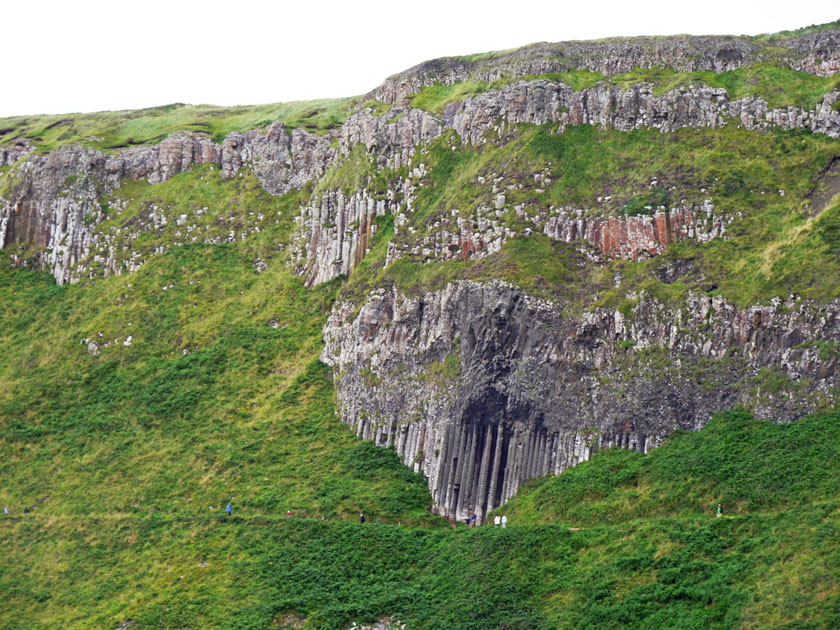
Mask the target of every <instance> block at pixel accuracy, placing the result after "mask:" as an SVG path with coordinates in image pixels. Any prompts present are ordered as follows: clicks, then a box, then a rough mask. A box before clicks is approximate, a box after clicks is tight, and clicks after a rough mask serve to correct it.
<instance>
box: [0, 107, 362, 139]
mask: <svg viewBox="0 0 840 630" xmlns="http://www.w3.org/2000/svg"><path fill="white" fill-rule="evenodd" d="M351 101H352V99H350V98H337V99H324V100H315V101H298V102H292V103H275V104H271V105H249V106H241V107H240V106H237V107H216V106H214V105H184V104H181V103H178V104H173V105H164V106H161V107H152V108H149V109H138V110H130V111H115V112H96V113H92V114H67V115H45V116H16V117H13V118H0V143H2V144H9V143H11V142H14V141H15V140H18V139H26V140H29V141H32V142H34V143H35V146H36V149H37V150H38V151H43V152H47V151H52V150H55V149H57V148H58V147H60V146H62V145H64V144H84V145H85V146H91V147H94V148H97V149H103V150H109V149H111V150H113V149H121V148H126V147H129V146H133V145H141V144H154V143H157V142H160V141H161V140H163V139H164V138H166V137H167V136H169V135H171V134H173V133H176V132H178V131H197V132H202V133H207V134H209V135H210V136H211V137H212V138H213V140H215V141H217V142H219V141H221V140H222V139H223V138H224V137H225V136H226V135H227V134H229V133H230V132H232V131H247V130H249V129H258V128H261V127H266V126H268V125H269V124H271V123H273V122H275V121H278V120H279V121H282V122H284V123H285V124H286V125H288V126H289V127H292V128H296V127H301V128H303V129H306V130H307V131H311V132H314V133H325V132H327V131H329V130H331V129H335V128H337V127H338V126H339V125H340V124H341V123H342V122H343V121H344V119H345V118H346V116H347V114H348V105H349V104H350V102H351Z"/></svg>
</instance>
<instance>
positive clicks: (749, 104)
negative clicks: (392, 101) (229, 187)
mask: <svg viewBox="0 0 840 630" xmlns="http://www.w3.org/2000/svg"><path fill="white" fill-rule="evenodd" d="M838 100H840V93H837V92H832V93H829V94H826V95H825V96H824V97H823V99H822V100H821V102H820V103H819V104H818V105H817V107H816V108H815V109H814V110H803V109H801V108H794V107H789V108H782V109H769V108H768V107H767V103H766V102H765V101H764V100H762V99H756V98H744V99H739V100H736V101H730V100H729V96H728V93H727V92H726V90H724V89H720V88H708V87H690V88H687V89H685V90H672V91H670V92H667V93H665V94H664V95H662V96H658V97H657V96H654V94H653V89H652V87H651V86H648V85H635V86H632V87H631V88H629V89H619V88H617V87H615V86H608V85H606V84H599V85H597V86H596V87H594V88H588V89H584V90H580V91H577V92H575V91H573V90H572V89H571V88H570V87H568V86H566V85H563V84H560V83H554V82H551V81H546V80H538V81H520V82H517V83H514V84H510V85H507V86H505V87H503V88H502V89H500V90H493V91H490V92H487V93H484V94H479V95H478V96H476V97H473V98H469V99H466V100H464V101H461V102H459V103H453V104H451V105H448V106H447V107H446V109H445V111H444V113H443V116H442V118H441V119H440V120H438V119H437V118H435V117H434V116H432V115H431V114H429V113H427V112H421V111H419V110H415V109H410V108H407V107H397V108H394V109H393V110H391V111H390V112H388V113H386V114H384V115H381V116H379V115H376V114H374V113H373V111H372V110H364V111H362V112H358V113H356V114H354V115H353V116H352V117H351V118H350V119H348V121H347V122H346V123H345V125H344V127H343V128H342V132H341V150H342V153H344V154H347V153H348V152H349V151H350V149H351V148H352V147H353V146H355V145H356V144H358V143H362V144H364V145H365V146H366V147H367V149H368V150H369V151H370V152H371V153H372V154H373V155H374V156H376V157H377V163H378V164H379V165H380V167H384V166H390V167H392V168H398V167H399V166H400V165H401V164H406V163H407V162H408V161H409V160H410V158H411V156H412V155H413V153H414V151H415V149H416V148H417V147H418V146H421V147H422V145H423V143H426V142H429V141H431V140H433V139H434V138H436V137H438V136H440V135H441V133H442V132H443V131H444V130H446V129H452V130H454V131H455V132H456V133H458V135H459V136H460V137H461V139H462V140H463V141H466V142H469V143H472V144H478V143H481V142H483V141H485V138H486V134H487V132H488V131H490V130H499V129H500V125H512V124H516V123H532V124H536V125H541V124H546V123H556V124H558V125H559V130H558V131H562V129H564V128H565V127H567V126H569V125H583V124H586V125H599V126H603V127H612V128H615V129H617V130H619V131H632V130H633V129H641V128H653V129H658V130H660V131H661V132H663V133H667V132H673V131H675V130H677V129H679V128H681V127H710V128H717V127H722V126H724V125H725V124H728V123H730V122H731V121H733V120H735V121H737V124H740V125H741V126H743V127H745V128H747V129H753V130H755V129H767V128H771V127H776V128H781V129H796V128H809V129H811V130H812V131H813V132H815V133H821V134H825V135H828V136H830V137H840V111H838V110H837V108H836V107H835V102H837V101H838ZM705 210H706V212H705V213H704V216H702V217H698V216H696V214H695V211H694V210H692V209H686V208H671V209H668V210H667V211H665V212H663V213H659V214H657V216H656V217H654V218H649V217H637V218H628V219H624V218H617V217H612V218H596V219H591V220H588V219H582V218H580V217H567V216H564V215H563V214H562V213H561V215H560V216H558V217H554V218H552V219H550V220H549V221H548V222H547V223H545V224H544V225H539V226H538V228H539V229H542V230H543V231H545V233H546V234H548V235H550V236H553V237H554V238H557V239H558V240H563V241H569V240H573V239H577V238H580V239H582V240H584V241H586V242H588V243H589V244H591V245H593V246H594V247H596V249H598V250H600V251H601V253H603V254H605V255H607V256H610V257H621V258H627V259H629V260H636V259H638V257H639V256H648V255H655V254H659V253H661V252H662V251H663V250H664V248H665V247H667V244H668V243H669V242H673V241H676V240H680V239H681V238H686V237H687V238H699V239H700V240H708V238H715V237H717V236H720V235H722V234H723V232H724V230H725V221H724V219H723V218H722V217H715V218H710V216H709V213H708V208H705ZM304 213H305V214H306V211H304ZM308 214H309V215H310V216H309V218H307V221H308V222H309V223H311V214H312V213H308ZM323 216H325V217H326V216H328V215H323ZM480 219H481V218H480V217H477V218H476V221H473V220H471V219H470V220H465V221H459V222H458V225H453V226H449V227H444V228H442V229H441V230H439V231H438V232H436V233H435V234H433V235H431V236H428V237H425V239H424V241H423V242H418V243H416V244H415V245H414V246H412V247H410V248H404V247H401V246H400V245H398V244H396V243H395V244H394V245H393V246H392V247H390V248H389V252H388V262H392V261H394V260H396V259H398V258H400V257H401V256H403V255H405V254H406V253H410V254H411V255H412V256H413V257H414V258H415V259H419V260H447V259H452V258H457V257H464V256H462V255H464V254H465V255H466V257H473V256H482V255H486V254H487V253H491V252H493V251H497V250H498V249H499V247H501V245H502V244H503V243H504V241H505V240H506V238H507V237H508V236H509V235H510V234H511V231H510V230H509V229H508V230H505V229H503V228H501V227H499V226H494V227H493V228H492V230H490V231H489V232H487V233H485V234H481V235H478V236H475V235H474V234H473V229H472V224H473V223H474V222H475V223H480ZM397 225H398V226H399V221H398V222H397ZM329 231H330V230H329V228H327V227H326V224H324V225H322V226H321V228H320V229H317V230H316V229H314V228H313V229H310V230H309V232H308V234H310V235H317V239H318V241H317V243H315V242H312V241H310V242H309V251H311V252H312V254H311V255H310V256H309V259H308V264H307V269H309V270H311V269H314V268H316V267H317V269H318V270H319V271H318V272H317V273H316V274H315V276H312V274H311V273H310V272H307V278H308V281H311V282H314V283H315V284H318V283H320V282H324V281H327V280H330V279H332V278H334V277H336V276H337V275H339V273H346V272H348V271H352V268H353V267H350V268H349V269H345V266H346V265H344V263H346V261H347V259H346V258H344V257H342V258H341V259H340V260H341V261H342V265H338V266H333V267H332V271H331V272H329V273H324V272H323V270H324V269H325V268H327V267H329V265H327V267H325V266H324V264H323V261H316V260H315V258H316V257H317V256H316V252H318V251H324V250H325V249H328V250H335V251H338V249H340V248H341V247H343V243H344V239H342V240H341V242H340V243H332V244H327V243H325V242H324V234H325V233H329ZM482 231H484V230H482ZM491 232H492V233H491ZM351 238H355V239H358V238H359V236H358V235H356V236H354V237H351ZM353 260H354V261H355V258H354V259H353ZM353 264H357V263H353Z"/></svg>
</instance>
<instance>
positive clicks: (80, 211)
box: [0, 122, 336, 283]
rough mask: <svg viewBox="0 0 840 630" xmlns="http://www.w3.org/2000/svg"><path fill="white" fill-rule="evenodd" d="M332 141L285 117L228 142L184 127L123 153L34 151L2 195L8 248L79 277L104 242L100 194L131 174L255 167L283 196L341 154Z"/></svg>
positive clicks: (1, 237) (1, 223)
mask: <svg viewBox="0 0 840 630" xmlns="http://www.w3.org/2000/svg"><path fill="white" fill-rule="evenodd" d="M330 142H331V141H330V139H329V138H323V137H319V136H316V135H314V134H310V133H308V132H306V131H304V130H302V129H296V130H295V131H294V132H293V133H291V134H290V133H289V132H288V131H287V130H286V127H285V125H283V124H282V123H279V122H278V123H274V124H272V125H271V126H270V127H268V128H267V129H266V130H253V131H249V132H247V133H245V134H239V133H233V134H230V135H229V136H228V137H227V138H226V139H225V141H224V142H223V143H222V144H221V145H219V144H216V143H214V142H212V141H211V140H210V139H208V138H207V137H206V136H202V135H199V134H185V133H179V134H176V135H174V136H171V137H169V138H167V139H165V140H164V141H162V142H161V143H160V144H158V145H154V146H148V147H145V146H144V147H133V148H130V149H127V150H125V151H122V152H120V153H118V154H115V155H106V154H104V153H102V152H100V151H97V150H94V149H88V148H83V147H78V146H65V147H62V148H60V149H59V150H57V151H54V152H52V153H49V154H46V155H31V156H30V157H29V158H28V159H27V161H26V162H25V163H23V164H22V165H19V166H18V167H17V169H16V172H15V174H14V176H15V184H14V186H11V187H10V189H9V190H7V192H6V194H5V195H4V197H3V198H0V248H5V247H7V246H8V245H11V244H25V245H30V246H34V247H36V248H45V252H44V253H43V254H42V258H41V262H42V264H43V265H44V266H45V267H46V268H47V269H49V270H50V271H51V272H52V274H53V275H54V276H55V278H56V280H57V281H58V282H59V283H65V282H72V281H74V280H76V279H78V275H76V274H74V265H76V263H77V262H78V261H80V260H82V259H83V258H84V256H85V252H86V251H87V250H89V249H90V248H92V247H93V246H94V245H95V244H96V238H97V237H96V234H95V230H94V228H95V226H96V225H97V224H98V223H99V221H100V220H101V219H102V216H103V215H102V211H101V209H100V206H99V199H100V197H101V196H102V195H104V194H109V193H110V192H111V191H113V190H114V189H115V188H117V187H119V184H120V180H121V179H122V178H123V177H127V178H130V179H134V180H138V179H146V180H148V181H149V182H150V183H152V184H158V183H160V182H163V181H166V180H167V179H169V178H171V177H173V176H174V175H177V174H178V173H181V172H184V171H187V170H189V169H190V168H192V166H193V165H197V164H206V163H210V164H215V165H216V166H218V167H219V168H220V169H221V171H222V176H223V177H233V176H234V175H236V174H237V173H238V171H239V169H241V168H242V167H243V166H246V165H248V166H251V167H252V168H253V169H254V173H255V174H256V176H257V178H258V179H259V180H260V183H261V184H262V185H263V187H265V189H266V190H267V191H268V192H270V193H273V194H283V193H285V192H288V191H289V190H291V189H292V188H300V187H302V186H303V185H304V184H306V182H308V181H310V180H311V179H317V178H319V177H321V176H322V175H323V173H324V171H325V169H326V168H327V166H328V165H329V164H330V163H331V162H332V160H333V159H334V157H335V155H336V149H334V148H332V147H330ZM29 150H30V151H31V148H30V149H29ZM8 155H11V154H8ZM18 157H20V156H18ZM4 159H9V158H4Z"/></svg>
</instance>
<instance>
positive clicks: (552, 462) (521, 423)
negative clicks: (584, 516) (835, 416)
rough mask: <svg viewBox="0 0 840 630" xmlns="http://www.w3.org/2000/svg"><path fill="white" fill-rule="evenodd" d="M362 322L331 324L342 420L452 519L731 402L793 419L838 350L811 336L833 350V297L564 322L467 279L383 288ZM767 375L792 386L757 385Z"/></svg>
mask: <svg viewBox="0 0 840 630" xmlns="http://www.w3.org/2000/svg"><path fill="white" fill-rule="evenodd" d="M356 312H357V311H356V309H355V308H354V306H353V305H351V304H347V303H342V304H337V305H336V306H335V308H334V309H333V313H332V315H331V317H330V319H329V321H328V323H327V325H326V326H325V328H324V339H325V342H326V346H325V349H324V351H323V354H322V360H323V361H324V362H326V363H328V364H329V365H332V366H333V368H334V370H335V376H336V387H337V392H338V401H339V408H340V416H341V419H342V420H343V421H344V422H347V423H348V424H349V425H351V426H352V427H353V428H354V430H355V431H356V432H357V434H358V435H360V436H362V437H364V438H366V439H373V440H376V442H377V444H380V445H383V446H393V447H395V448H396V450H397V452H398V453H399V455H400V457H401V458H402V459H403V461H404V462H405V464H406V465H409V466H413V467H414V469H415V470H422V471H423V473H424V474H425V475H426V476H427V478H428V479H429V485H430V488H431V490H432V493H433V496H434V501H435V509H436V510H437V511H438V512H439V513H441V514H445V515H447V516H451V517H454V518H458V519H463V518H466V517H467V516H468V515H469V514H470V513H471V512H472V511H473V510H475V511H476V512H477V514H478V515H479V517H480V518H483V516H484V515H485V514H486V513H487V512H488V511H489V510H491V509H492V508H494V507H497V506H498V505H501V504H502V503H504V502H505V501H506V500H507V499H508V498H510V497H511V496H512V495H513V494H514V493H515V492H516V490H517V488H518V486H519V484H520V483H521V482H522V481H523V480H525V479H528V478H530V477H534V476H540V475H545V474H549V473H558V472H560V471H562V470H563V469H565V468H567V467H569V466H573V465H575V464H576V463H578V462H580V461H582V460H584V459H587V458H588V457H589V456H590V454H591V452H592V450H593V449H595V448H598V447H604V446H612V445H617V446H621V447H625V448H631V449H634V450H640V451H647V450H648V449H649V448H651V447H653V446H655V445H657V444H658V443H659V442H660V441H661V440H662V438H664V437H665V436H667V435H668V434H669V433H671V432H672V431H673V430H675V429H677V428H682V429H690V430H696V429H698V428H700V427H701V426H703V425H704V424H705V423H706V422H707V421H708V420H709V419H710V417H711V414H712V413H713V412H714V411H715V410H719V409H727V408H731V407H733V406H734V405H738V404H741V405H747V406H750V407H751V408H752V409H753V411H754V412H755V413H756V415H757V416H759V417H763V418H774V419H782V420H789V419H793V418H796V417H799V416H800V415H802V414H804V413H806V412H808V411H811V410H813V409H815V408H816V407H817V406H818V405H820V404H826V403H830V402H833V401H834V398H835V395H836V387H837V364H838V359H837V353H831V352H828V353H826V352H824V351H821V350H820V348H819V347H818V344H817V343H815V342H824V343H823V346H824V347H825V344H826V343H827V344H829V345H830V346H831V347H837V346H836V344H837V343H838V341H840V318H838V315H840V302H834V303H831V304H828V305H818V304H807V303H801V302H797V301H794V300H790V301H789V302H788V303H784V304H783V303H781V301H778V302H776V303H774V304H772V305H768V306H754V307H750V308H747V309H743V310H741V309H738V308H736V307H734V306H733V305H731V304H728V303H727V302H726V301H725V300H723V299H722V298H720V297H714V298H712V297H705V296H698V295H691V296H690V297H689V299H688V300H687V302H686V303H685V304H684V306H682V307H681V308H679V309H678V310H669V309H666V308H665V307H663V306H662V305H661V304H660V303H658V302H657V301H656V300H654V299H652V298H651V297H649V296H647V295H641V296H638V300H637V302H636V305H635V307H634V308H633V310H632V312H631V313H626V312H625V313H622V312H620V311H614V310H608V309H598V310H594V311H589V312H584V313H582V314H581V315H579V316H575V317H569V316H564V315H563V314H562V311H561V309H560V308H559V307H558V306H555V305H553V304H551V303H548V302H546V301H544V300H538V299H533V298H530V297H528V296H527V295H525V294H524V293H523V292H522V291H521V290H520V289H518V288H516V287H513V286H509V285H505V284H502V283H493V284H478V283H472V282H462V283H459V284H452V285H449V286H447V288H446V289H444V290H442V291H438V292H435V293H430V294H427V295H425V296H423V297H420V298H409V297H406V296H403V295H400V294H398V293H396V292H390V293H389V292H385V291H383V290H380V291H379V292H377V293H375V294H373V295H371V298H370V300H369V301H368V302H367V303H366V304H365V305H364V306H363V307H362V308H361V311H358V315H356V314H355V313H356ZM447 357H449V358H447ZM767 371H770V372H779V373H781V374H782V378H783V379H784V381H785V382H786V383H787V385H785V386H784V387H782V388H781V389H778V385H774V386H773V387H770V388H767V387H764V380H762V379H763V378H764V376H763V375H765V374H766V373H767ZM791 392H795V395H790V393H791Z"/></svg>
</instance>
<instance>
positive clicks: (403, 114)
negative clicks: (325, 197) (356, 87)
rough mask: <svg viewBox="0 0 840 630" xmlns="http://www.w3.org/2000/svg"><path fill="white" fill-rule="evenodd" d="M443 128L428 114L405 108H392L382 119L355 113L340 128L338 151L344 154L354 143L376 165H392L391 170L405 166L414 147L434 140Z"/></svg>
mask: <svg viewBox="0 0 840 630" xmlns="http://www.w3.org/2000/svg"><path fill="white" fill-rule="evenodd" d="M442 130H443V125H442V124H441V121H440V120H438V119H437V118H436V117H434V116H433V115H432V114H430V113H428V112H426V111H423V110H420V109H411V108H409V107H399V108H394V109H392V110H391V111H390V112H389V113H388V114H386V115H384V116H376V115H375V114H374V113H373V112H372V111H371V110H363V111H361V112H357V113H356V114H353V115H352V116H350V118H348V119H347V120H346V121H345V123H344V125H343V126H342V128H341V151H342V153H344V154H347V153H348V152H349V151H350V149H352V148H353V147H354V146H355V145H356V144H359V143H362V144H364V145H365V146H366V147H367V149H368V151H370V152H371V153H374V154H375V155H377V156H378V157H380V158H381V159H382V163H381V164H380V166H384V165H385V164H386V163H388V162H389V161H390V162H393V166H394V168H399V166H400V164H405V163H407V162H408V160H409V158H410V157H411V153H412V152H413V150H414V148H415V147H416V146H417V145H418V144H424V143H426V142H429V141H431V140H433V139H435V138H437V137H438V136H439V135H440V134H441V131H442Z"/></svg>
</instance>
